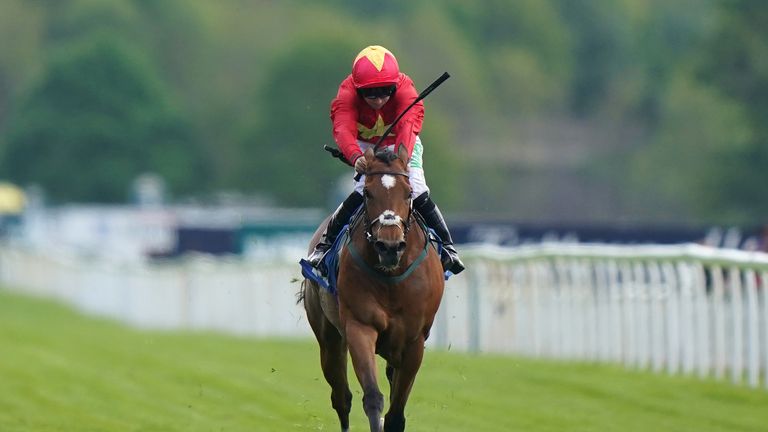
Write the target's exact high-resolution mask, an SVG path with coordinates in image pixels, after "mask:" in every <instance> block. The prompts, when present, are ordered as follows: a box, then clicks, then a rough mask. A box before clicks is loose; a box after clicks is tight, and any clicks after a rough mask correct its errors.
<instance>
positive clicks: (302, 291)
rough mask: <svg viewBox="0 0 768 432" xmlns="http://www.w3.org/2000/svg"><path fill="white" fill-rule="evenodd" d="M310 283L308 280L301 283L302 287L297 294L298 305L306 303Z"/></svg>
mask: <svg viewBox="0 0 768 432" xmlns="http://www.w3.org/2000/svg"><path fill="white" fill-rule="evenodd" d="M308 282H309V280H308V279H304V280H303V281H301V287H300V288H299V291H298V292H297V293H296V304H299V303H304V299H305V297H306V290H307V284H308Z"/></svg>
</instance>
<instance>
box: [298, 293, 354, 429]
mask: <svg viewBox="0 0 768 432" xmlns="http://www.w3.org/2000/svg"><path fill="white" fill-rule="evenodd" d="M303 289H304V292H303V295H304V308H305V310H306V311H307V320H308V321H309V324H310V326H311V327H312V331H313V332H314V333H315V337H316V338H317V341H318V343H319V345H320V366H321V367H322V369H323V376H324V377H325V380H326V381H327V382H328V384H329V385H330V386H331V406H333V409H334V410H336V414H338V416H339V423H340V424H341V431H342V432H346V431H348V430H349V411H350V407H351V406H352V393H351V392H350V391H349V383H348V381H347V345H346V343H345V342H344V339H343V338H342V336H341V334H339V331H338V330H337V329H336V327H335V326H334V325H333V324H332V323H331V321H330V320H328V319H327V318H326V316H325V314H324V312H323V308H322V306H321V300H320V297H319V292H318V288H317V286H310V285H309V284H308V282H305V285H304V287H303Z"/></svg>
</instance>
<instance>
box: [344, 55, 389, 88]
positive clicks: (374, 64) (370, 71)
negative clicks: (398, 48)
mask: <svg viewBox="0 0 768 432" xmlns="http://www.w3.org/2000/svg"><path fill="white" fill-rule="evenodd" d="M399 77H400V67H399V66H398V65H397V59H396V58H395V56H394V54H392V53H391V52H389V50H388V49H386V48H384V47H382V46H379V45H371V46H369V47H366V48H365V49H363V50H362V51H360V54H358V55H357V57H355V61H354V62H353V63H352V83H353V84H354V85H355V88H358V89H361V88H369V87H384V86H392V85H397V81H398V78H399Z"/></svg>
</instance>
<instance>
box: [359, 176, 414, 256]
mask: <svg viewBox="0 0 768 432" xmlns="http://www.w3.org/2000/svg"><path fill="white" fill-rule="evenodd" d="M365 175H366V176H373V175H391V176H403V177H405V178H406V179H409V178H410V176H409V175H408V173H407V172H403V171H372V172H369V173H366V174H365ZM363 197H364V200H363V223H364V224H365V239H366V240H368V242H369V243H375V242H376V240H377V237H376V236H374V235H373V232H372V230H373V227H374V225H376V224H377V223H378V224H379V225H380V226H382V227H384V226H390V225H397V226H399V227H400V229H401V230H402V231H403V237H406V236H407V235H408V230H410V229H411V214H412V213H413V197H412V196H411V195H409V196H408V216H407V217H406V218H405V221H403V218H401V217H400V216H399V215H397V214H395V212H393V211H391V210H386V211H384V213H382V214H380V215H379V217H377V218H376V219H374V220H372V221H371V220H370V217H369V216H368V197H367V196H366V194H363ZM379 230H381V228H379Z"/></svg>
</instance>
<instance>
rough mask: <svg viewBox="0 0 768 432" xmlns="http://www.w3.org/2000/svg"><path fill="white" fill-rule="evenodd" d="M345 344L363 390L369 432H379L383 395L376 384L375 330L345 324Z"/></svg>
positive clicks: (355, 323)
mask: <svg viewBox="0 0 768 432" xmlns="http://www.w3.org/2000/svg"><path fill="white" fill-rule="evenodd" d="M346 334H347V344H348V346H349V353H350V355H351V356H352V366H353V367H354V369H355V375H357V380H358V381H359V382H360V386H361V387H362V389H363V409H364V410H365V415H366V416H368V423H369V425H370V427H371V432H380V431H381V413H382V411H383V410H384V395H383V394H381V391H379V385H378V383H377V382H376V338H377V337H378V333H377V332H376V329H374V328H373V327H370V326H366V325H363V324H361V323H359V322H357V321H355V320H348V321H347V323H346Z"/></svg>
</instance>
